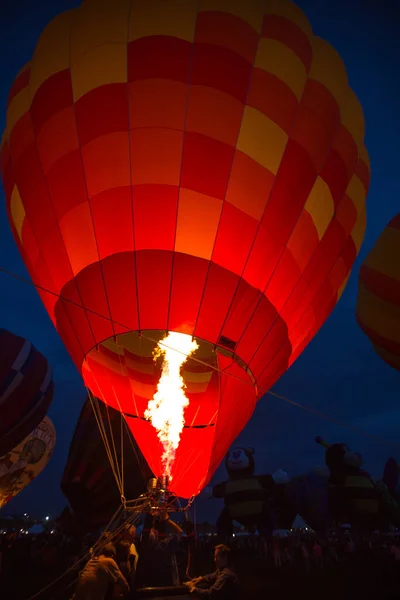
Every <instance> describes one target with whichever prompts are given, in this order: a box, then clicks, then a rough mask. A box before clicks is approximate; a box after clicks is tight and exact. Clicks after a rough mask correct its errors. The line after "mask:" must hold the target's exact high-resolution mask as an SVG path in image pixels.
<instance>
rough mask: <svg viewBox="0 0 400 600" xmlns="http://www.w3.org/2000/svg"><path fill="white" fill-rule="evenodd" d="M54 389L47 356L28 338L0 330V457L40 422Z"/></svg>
mask: <svg viewBox="0 0 400 600" xmlns="http://www.w3.org/2000/svg"><path fill="white" fill-rule="evenodd" d="M53 392H54V385H53V379H52V372H51V367H50V365H49V363H48V361H47V359H46V358H45V357H44V356H43V355H42V354H41V353H40V352H38V350H36V348H35V347H34V346H33V345H32V344H31V342H29V341H28V340H25V339H24V338H22V337H19V336H17V335H14V334H13V333H11V332H10V331H7V330H6V329H0V456H3V455H4V454H7V452H9V451H10V450H12V449H13V448H15V446H17V445H18V444H19V443H20V442H21V441H22V440H23V439H24V438H25V437H26V436H27V435H28V434H30V433H31V431H33V430H34V429H35V427H37V426H38V425H39V423H40V422H41V421H42V420H43V418H44V417H45V415H46V413H47V410H48V408H49V406H50V403H51V400H52V398H53Z"/></svg>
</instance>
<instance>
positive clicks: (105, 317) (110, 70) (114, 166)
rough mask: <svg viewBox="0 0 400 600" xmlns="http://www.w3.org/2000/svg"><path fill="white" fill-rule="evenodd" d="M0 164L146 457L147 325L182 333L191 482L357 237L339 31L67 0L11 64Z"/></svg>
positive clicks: (153, 2)
mask: <svg viewBox="0 0 400 600" xmlns="http://www.w3.org/2000/svg"><path fill="white" fill-rule="evenodd" d="M1 169H2V176H3V183H4V188H5V192H6V198H7V209H8V215H9V220H10V224H11V227H12V230H13V233H14V237H15V239H16V241H17V244H18V247H19V249H20V251H21V254H22V256H23V257H24V260H25V262H26V264H27V267H28V269H29V271H30V273H31V276H32V279H33V280H34V282H35V283H37V284H39V285H40V286H42V288H45V289H48V290H50V291H51V292H53V293H52V294H48V293H46V292H45V291H40V292H39V293H40V294H41V297H42V300H43V302H44V304H45V306H46V308H47V310H48V312H49V315H50V317H51V319H52V320H53V323H54V325H55V327H56V328H57V331H58V332H59V333H60V335H61V337H62V338H63V340H64V342H65V344H66V346H67V348H68V350H69V352H70V354H71V356H72V357H73V360H74V361H75V364H76V365H77V367H78V369H79V370H80V372H81V373H82V375H83V377H84V380H85V383H86V385H87V386H88V387H89V388H90V389H91V390H92V392H93V393H94V395H96V396H97V397H99V398H102V399H104V400H106V401H107V402H108V403H110V404H111V405H112V406H114V407H115V408H119V409H120V410H121V411H122V412H124V413H125V414H127V415H131V416H132V417H133V418H131V419H130V421H129V423H130V427H131V429H132V432H133V433H134V436H135V438H136V439H137V441H138V443H139V445H140V447H141V448H142V449H143V452H144V454H145V457H146V460H147V461H148V463H149V465H150V466H151V468H152V470H153V471H154V473H155V474H157V475H160V474H162V463H161V452H160V444H159V441H158V438H157V434H156V432H155V430H154V429H152V427H151V424H150V423H148V422H147V421H145V420H144V419H143V416H144V415H143V413H144V410H145V408H146V406H147V403H148V401H149V398H151V395H150V394H151V393H152V390H153V389H154V380H155V377H154V373H153V372H152V369H153V367H152V366H151V364H150V366H149V364H148V363H149V362H150V363H151V356H152V350H153V348H154V345H155V344H156V343H157V341H158V340H160V338H161V337H162V336H163V335H164V333H165V332H166V331H175V332H181V333H186V334H190V335H193V336H195V337H196V339H197V341H198V343H199V346H200V349H199V351H198V353H197V354H196V356H197V357H198V356H200V357H202V363H203V366H204V363H206V365H205V366H204V372H203V373H201V372H199V371H201V370H200V369H197V370H196V369H195V368H194V367H192V366H189V368H188V369H187V370H186V374H185V382H186V383H188V384H189V385H190V386H191V387H192V390H193V394H192V399H191V402H190V405H189V407H188V412H187V414H186V415H185V416H186V427H185V430H184V431H183V433H182V437H181V442H180V446H179V448H178V451H177V453H176V460H175V463H174V472H173V477H172V485H173V487H174V491H176V493H177V494H178V495H181V496H183V497H189V496H191V495H192V494H196V493H198V492H199V491H200V490H201V489H202V487H203V486H204V485H206V483H207V481H208V480H209V479H210V477H211V475H212V473H213V472H214V471H215V469H216V467H217V466H218V464H219V462H220V461H221V460H222V458H223V457H224V455H225V453H226V451H227V449H228V448H229V446H230V445H231V444H232V442H233V440H234V439H235V437H237V435H238V434H239V432H240V431H241V429H242V428H243V427H244V425H245V424H246V422H247V421H248V420H249V418H250V416H251V415H252V413H253V410H254V407H255V404H256V401H257V399H258V397H260V396H261V395H262V394H263V393H264V392H265V391H266V390H268V388H269V387H271V386H272V385H273V384H274V383H275V381H276V380H277V379H278V378H279V377H280V376H281V375H282V374H283V373H284V372H285V371H286V369H287V368H288V367H289V366H290V365H291V364H292V363H293V362H294V361H295V360H296V358H297V357H298V356H299V355H300V353H301V352H302V351H303V350H304V348H305V347H306V346H307V344H308V343H309V342H310V340H311V339H312V338H313V337H314V335H315V334H316V332H317V331H318V330H319V328H320V327H321V326H322V324H323V323H324V321H325V320H326V318H327V317H328V315H329V314H330V312H331V311H332V309H333V308H334V306H335V305H336V303H337V302H338V300H339V298H340V296H341V294H342V291H343V289H344V287H345V285H346V282H347V280H348V277H349V275H350V270H351V267H352V265H353V262H354V260H355V257H356V255H357V253H358V251H359V248H360V245H361V243H362V240H363V236H364V229H365V198H366V194H367V190H368V185H369V159H368V154H367V151H366V149H365V146H364V117H363V112H362V109H361V106H360V104H359V101H358V100H357V98H356V96H355V94H354V92H353V91H352V89H351V88H350V87H349V84H348V80H347V74H346V70H345V67H344V65H343V63H342V61H341V60H340V58H339V56H338V55H337V53H336V51H335V50H334V49H333V48H332V47H331V46H330V45H329V44H328V43H327V42H325V41H324V40H322V39H320V38H318V37H316V36H314V35H313V33H312V30H311V27H310V24H309V22H308V21H307V19H306V17H305V16H304V14H303V13H302V12H301V10H300V9H299V8H298V7H297V6H296V5H295V4H294V3H292V2H289V1H288V0H269V1H264V0H168V2H167V1H165V0H86V1H84V2H82V4H81V6H80V7H79V8H77V9H75V10H71V11H69V12H66V13H64V14H62V15H60V16H59V17H57V18H56V19H54V21H52V22H51V23H50V25H49V26H48V27H47V28H46V29H45V31H44V32H43V34H42V35H41V37H40V39H39V42H38V45H37V47H36V49H35V51H34V54H33V58H32V61H31V62H30V63H29V64H27V65H26V66H25V67H24V69H22V71H21V72H20V74H19V75H18V76H17V78H16V80H15V82H14V85H13V86H12V89H11V92H10V96H9V102H8V109H7V126H6V131H5V133H4V137H3V141H2V149H1ZM149 340H153V341H154V343H153V345H151V344H150V345H149V344H148V345H147V350H146V352H147V353H146V354H145V356H143V353H144V350H145V349H146V344H147V342H148V341H149ZM135 356H136V357H137V356H141V358H142V359H143V360H141V365H139V366H138V364H137V360H136V358H135ZM149 359H150V360H149ZM130 361H133V362H132V363H130ZM135 361H136V363H135ZM146 361H147V366H146ZM128 363H130V364H132V366H133V368H130V364H128ZM134 363H135V364H136V366H135V364H134ZM198 364H199V363H198ZM147 368H148V369H149V370H146V369H147ZM213 373H214V374H213Z"/></svg>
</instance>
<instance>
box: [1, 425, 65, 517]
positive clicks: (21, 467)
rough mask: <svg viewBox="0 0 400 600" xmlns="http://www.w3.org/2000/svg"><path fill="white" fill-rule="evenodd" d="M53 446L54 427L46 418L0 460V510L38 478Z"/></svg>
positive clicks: (54, 439) (54, 437) (54, 440)
mask: <svg viewBox="0 0 400 600" xmlns="http://www.w3.org/2000/svg"><path fill="white" fill-rule="evenodd" d="M55 443H56V432H55V429H54V426H53V423H52V422H51V421H50V419H49V418H48V417H45V418H44V419H43V421H42V422H41V423H39V425H38V426H37V427H36V428H35V429H34V430H33V431H32V432H31V433H30V434H29V435H28V436H27V437H26V438H25V439H24V440H23V441H22V442H21V443H20V444H18V446H16V447H15V448H13V449H12V450H11V451H10V452H8V453H7V454H6V455H4V456H2V457H1V458H0V508H1V507H2V506H4V505H5V504H7V502H9V501H10V500H12V499H13V498H14V497H15V496H16V495H17V494H18V493H19V492H20V491H21V490H23V489H24V487H25V486H27V485H28V484H29V483H30V482H31V481H32V480H33V479H35V477H37V476H38V475H39V473H40V472H41V471H42V470H43V469H44V467H45V466H46V465H47V463H48V462H49V460H50V457H51V455H52V453H53V449H54V445H55Z"/></svg>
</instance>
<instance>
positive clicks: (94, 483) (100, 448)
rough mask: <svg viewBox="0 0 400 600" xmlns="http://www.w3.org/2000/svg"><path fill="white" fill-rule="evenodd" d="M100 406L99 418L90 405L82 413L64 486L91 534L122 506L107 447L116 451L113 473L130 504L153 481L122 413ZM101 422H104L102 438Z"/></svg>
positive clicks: (66, 468) (76, 513)
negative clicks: (115, 473) (118, 475)
mask: <svg viewBox="0 0 400 600" xmlns="http://www.w3.org/2000/svg"><path fill="white" fill-rule="evenodd" d="M94 403H95V406H96V415H97V418H96V415H95V413H94V411H93V408H92V405H91V403H90V401H89V400H87V401H86V403H85V404H84V407H83V409H82V411H81V414H80V417H79V420H78V423H77V425H76V428H75V433H74V436H73V438H72V441H71V445H70V449H69V454H68V460H67V464H66V465H65V470H64V474H63V477H62V481H61V489H62V491H63V493H64V494H65V496H66V497H67V499H68V502H69V504H70V506H71V508H72V510H73V513H74V517H75V519H77V520H78V521H80V522H81V523H84V524H85V526H86V527H88V528H90V527H91V526H95V525H96V526H97V525H101V524H103V525H104V524H106V523H108V522H109V520H110V518H111V517H112V515H113V514H114V512H115V511H116V510H117V508H118V507H119V506H120V505H121V491H119V489H118V485H117V482H116V480H115V477H114V473H113V470H112V466H111V465H110V460H109V456H108V455H107V451H106V447H108V448H111V456H112V459H113V460H112V463H113V467H114V469H116V470H117V471H118V473H119V474H120V477H121V481H122V483H123V493H124V495H125V497H126V499H127V500H134V499H135V498H137V497H138V496H139V495H140V494H142V493H144V492H145V490H146V483H147V480H148V479H150V478H151V477H153V474H152V472H151V471H150V469H149V467H148V465H147V463H146V461H145V459H144V458H143V454H142V453H141V452H140V450H139V448H138V446H137V443H136V442H135V440H134V439H133V438H132V436H131V434H130V432H129V430H128V429H127V428H126V425H125V424H124V423H123V421H122V419H123V417H122V415H121V413H120V412H119V411H116V410H114V409H112V408H107V409H106V408H105V406H104V404H103V403H100V405H99V404H98V402H97V401H96V400H94ZM97 419H99V420H100V421H101V426H102V434H100V431H99V428H98V423H97ZM88 440H90V443H88ZM105 443H106V446H105ZM107 445H108V446H107Z"/></svg>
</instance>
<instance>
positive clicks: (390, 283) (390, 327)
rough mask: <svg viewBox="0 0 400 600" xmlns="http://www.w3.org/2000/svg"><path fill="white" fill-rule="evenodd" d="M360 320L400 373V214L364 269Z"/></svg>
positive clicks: (357, 313) (359, 284)
mask: <svg viewBox="0 0 400 600" xmlns="http://www.w3.org/2000/svg"><path fill="white" fill-rule="evenodd" d="M356 317H357V321H358V324H359V325H360V327H361V329H362V330H363V331H364V333H365V334H366V335H367V336H368V337H369V339H370V340H371V342H372V345H373V346H374V349H375V351H376V353H377V354H379V356H380V357H381V358H382V359H383V360H384V361H385V362H386V363H387V364H388V365H390V366H391V367H393V368H394V369H397V370H400V214H398V215H397V216H395V217H394V218H393V219H392V220H391V221H390V223H388V225H387V226H386V227H385V229H384V230H383V231H382V233H381V235H380V236H379V238H378V239H377V241H376V243H375V245H374V247H373V248H372V250H371V251H370V253H369V254H368V256H367V258H366V259H365V261H364V263H363V265H362V267H361V269H360V275H359V279H358V298H357V309H356Z"/></svg>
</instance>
